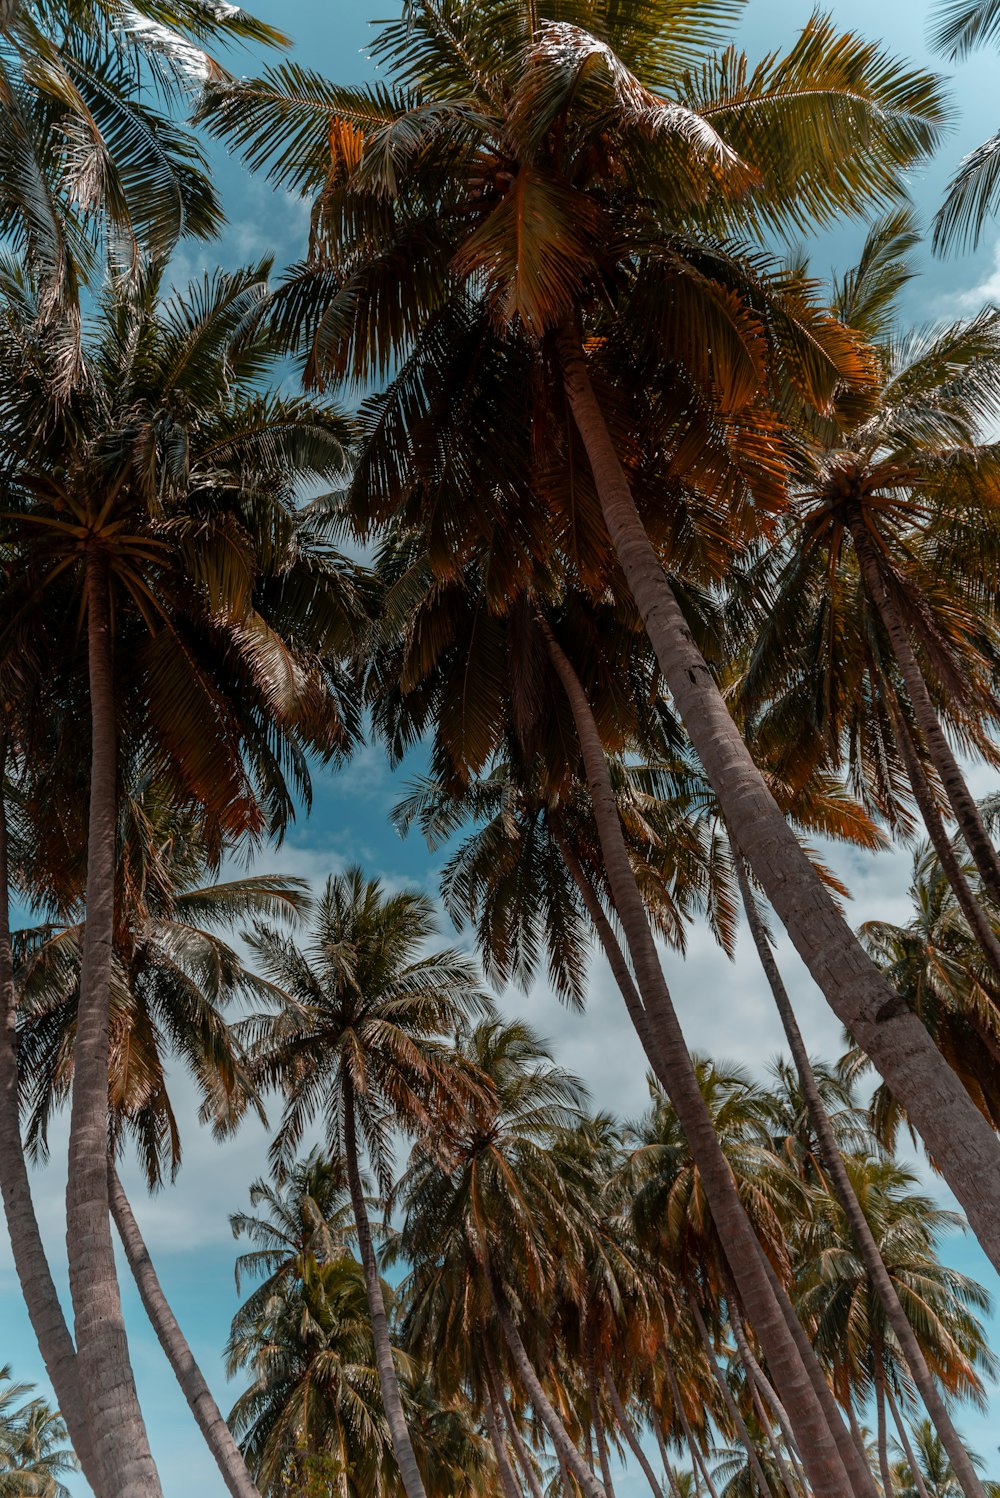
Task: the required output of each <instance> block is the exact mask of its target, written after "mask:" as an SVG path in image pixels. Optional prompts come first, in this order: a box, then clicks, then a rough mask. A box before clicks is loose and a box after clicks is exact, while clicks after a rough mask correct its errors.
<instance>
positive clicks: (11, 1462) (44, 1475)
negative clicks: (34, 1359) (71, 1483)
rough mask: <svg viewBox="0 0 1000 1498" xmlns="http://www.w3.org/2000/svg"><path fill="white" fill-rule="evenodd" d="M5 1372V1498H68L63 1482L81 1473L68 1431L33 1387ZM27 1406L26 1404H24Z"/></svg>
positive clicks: (0, 1447) (0, 1393)
mask: <svg viewBox="0 0 1000 1498" xmlns="http://www.w3.org/2000/svg"><path fill="white" fill-rule="evenodd" d="M10 1376H11V1375H10V1368H9V1367H2V1368H0V1498H69V1489H68V1488H67V1487H66V1485H65V1484H64V1483H63V1482H62V1480H61V1479H62V1478H63V1477H64V1476H66V1475H68V1474H69V1473H70V1472H75V1471H76V1468H77V1462H76V1458H75V1457H74V1455H73V1452H72V1451H71V1450H70V1448H69V1446H68V1445H67V1444H66V1427H65V1425H64V1424H63V1422H62V1419H61V1418H60V1416H59V1415H58V1413H57V1412H56V1411H55V1410H53V1409H51V1408H50V1407H49V1405H48V1404H46V1402H45V1400H44V1399H38V1398H34V1399H31V1398H27V1397H26V1396H28V1395H30V1393H31V1389H32V1385H31V1384H15V1383H12V1382H11V1381H10ZM21 1401H23V1403H22V1402H21Z"/></svg>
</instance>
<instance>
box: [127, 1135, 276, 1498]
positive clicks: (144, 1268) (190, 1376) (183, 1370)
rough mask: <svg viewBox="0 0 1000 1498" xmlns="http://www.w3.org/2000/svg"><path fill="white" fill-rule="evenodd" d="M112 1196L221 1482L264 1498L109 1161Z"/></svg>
mask: <svg viewBox="0 0 1000 1498" xmlns="http://www.w3.org/2000/svg"><path fill="white" fill-rule="evenodd" d="M108 1195H109V1198H110V1202H111V1215H112V1217H113V1218H114V1222H115V1227H116V1228H117V1229H118V1236H119V1238H120V1239H121V1241H122V1247H123V1248H124V1250H125V1257H126V1259H127V1260H128V1266H129V1268H130V1269H131V1271H132V1277H133V1278H134V1280H135V1283H136V1287H137V1288H138V1291H139V1296H140V1298H141V1300H142V1304H143V1307H144V1309H145V1312H146V1315H147V1316H148V1317H149V1320H150V1324H151V1325H152V1328H153V1330H154V1331H155V1333H156V1339H157V1341H158V1342H159V1344H160V1346H161V1347H162V1348H163V1351H164V1352H165V1353H166V1356H167V1361H168V1363H169V1364H170V1366H171V1368H172V1369H173V1371H174V1376H175V1377H176V1379H177V1382H178V1383H179V1384H180V1387H181V1392H182V1393H183V1395H184V1398H185V1399H186V1400H187V1402H188V1407H189V1408H190V1410H191V1413H192V1414H193V1415H194V1418H195V1420H196V1422H197V1424H198V1428H199V1430H200V1431H201V1433H202V1435H203V1436H204V1437H205V1443H206V1445H207V1446H208V1449H209V1451H210V1452H211V1453H212V1456H213V1457H214V1458H215V1463H216V1465H217V1467H218V1469H219V1471H220V1473H221V1474H222V1480H223V1482H224V1483H225V1484H226V1487H227V1488H228V1489H229V1491H230V1493H232V1495H233V1498H260V1494H259V1493H258V1491H257V1486H256V1484H255V1482H254V1480H253V1478H252V1477H251V1476H250V1473H249V1472H248V1471H247V1466H246V1462H245V1461H244V1460H243V1453H242V1452H241V1451H240V1448H239V1447H238V1446H237V1444H236V1442H235V1441H234V1440H233V1436H232V1432H231V1431H230V1429H229V1426H228V1425H227V1424H226V1422H225V1420H224V1419H223V1418H222V1413H221V1411H220V1409H219V1406H218V1405H217V1404H216V1402H215V1400H214V1399H213V1397H212V1391H211V1390H210V1389H209V1387H208V1384H207V1383H206V1382H205V1379H204V1377H203V1375H202V1372H201V1369H200V1368H199V1367H198V1364H197V1363H196V1362H195V1358H194V1354H193V1353H192V1351H191V1348H190V1347H189V1346H188V1343H187V1340H186V1339H185V1336H184V1333H183V1332H182V1331H181V1329H180V1326H179V1325H178V1323H177V1319H176V1317H175V1316H174V1313H173V1311H172V1310H171V1309H170V1305H169V1303H168V1301H167V1298H166V1296H165V1295H164V1293H163V1287H162V1286H161V1284H160V1281H159V1278H158V1276H157V1273H156V1270H155V1268H154V1267H153V1261H152V1259H151V1258H150V1256H149V1250H148V1249H147V1247H146V1244H145V1242H144V1240H143V1237H142V1234H141V1232H140V1231H139V1224H138V1223H137V1222H136V1220H135V1217H134V1216H133V1213H132V1207H131V1205H130V1203H129V1199H128V1197H127V1196H126V1195H125V1191H124V1189H123V1187H122V1183H121V1181H120V1180H119V1178H118V1172H117V1171H116V1170H115V1167H114V1165H113V1163H112V1162H111V1161H110V1160H109V1161H108Z"/></svg>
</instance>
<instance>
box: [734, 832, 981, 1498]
mask: <svg viewBox="0 0 1000 1498" xmlns="http://www.w3.org/2000/svg"><path fill="white" fill-rule="evenodd" d="M730 846H731V848H732V853H733V862H734V865H735V868H736V877H737V879H738V881H739V886H740V894H741V896H742V898H743V908H744V910H745V911H746V917H747V922H748V924H749V927H750V932H751V935H752V937H753V942H754V946H755V947H756V949H757V955H758V957H759V958H760V964H761V967H762V968H763V969H764V973H765V975H766V977H767V981H768V984H769V985H770V988H771V993H772V995H773V997H774V1002H775V1006H776V1008H777V1010H778V1013H779V1015H780V1016H781V1024H782V1027H783V1029H784V1032H785V1037H786V1039H787V1041H788V1047H789V1050H790V1051H791V1053H792V1060H793V1061H794V1063H795V1070H796V1072H797V1073H798V1077H799V1084H800V1086H801V1087H802V1096H803V1097H804V1099H805V1103H806V1108H807V1109H808V1112H809V1118H810V1120H811V1122H812V1126H813V1128H814V1129H815V1130H816V1138H817V1140H818V1142H819V1151H820V1156H821V1158H822V1161H823V1164H824V1166H825V1167H826V1170H827V1172H828V1173H829V1177H830V1184H831V1185H832V1187H833V1191H834V1195H835V1196H836V1198H837V1201H838V1202H839V1203H840V1206H841V1209H842V1211H843V1213H844V1216H845V1217H846V1218H847V1222H848V1226H849V1227H850V1230H851V1236H852V1237H853V1238H854V1241H855V1243H856V1244H857V1247H858V1252H859V1254H860V1256H861V1262H862V1264H863V1265H864V1268H865V1274H866V1275H867V1276H868V1279H869V1281H870V1283H871V1285H872V1288H873V1289H874V1291H875V1293H876V1295H877V1296H878V1298H879V1301H880V1303H881V1305H882V1308H883V1310H884V1311H885V1314H886V1317H887V1318H888V1321H889V1325H890V1326H891V1327H892V1330H893V1332H894V1333H895V1336H896V1338H897V1340H898V1342H899V1345H900V1347H901V1348H902V1349H903V1355H904V1357H905V1358H906V1361H907V1364H908V1366H909V1369H910V1373H911V1374H912V1376H913V1381H914V1383H915V1384H916V1386H917V1390H918V1392H919V1394H920V1397H921V1399H922V1400H923V1402H924V1405H925V1407H926V1409H927V1413H928V1414H929V1415H930V1417H931V1419H932V1421H933V1422H934V1428H935V1429H936V1431H937V1433H938V1435H939V1436H940V1437H941V1443H942V1445H943V1446H944V1448H945V1450H946V1451H947V1453H948V1456H949V1457H950V1459H951V1463H952V1466H953V1467H954V1469H955V1474H956V1476H957V1477H958V1480H959V1482H960V1484H961V1486H962V1491H963V1492H964V1493H965V1495H966V1498H986V1494H985V1491H984V1489H983V1485H982V1483H981V1482H980V1480H979V1478H978V1476H977V1475H976V1470H975V1468H974V1467H973V1465H972V1462H971V1461H970V1460H969V1453H968V1452H967V1451H966V1449H965V1446H964V1445H963V1443H962V1438H961V1436H960V1435H959V1434H958V1431H957V1430H956V1429H955V1426H954V1424H953V1422H952V1418H951V1415H950V1414H949V1413H948V1408H947V1405H946V1404H945V1402H944V1400H943V1399H942V1398H941V1395H940V1394H939V1392H938V1388H937V1385H936V1384H935V1382H934V1378H933V1375H932V1374H931V1371H930V1369H929V1368H928V1366H927V1360H926V1358H925V1357H924V1354H923V1349H922V1348H921V1346H920V1343H919V1342H918V1341H917V1337H916V1334H915V1333H914V1330H913V1327H912V1326H911V1325H910V1322H909V1318H908V1317H907V1315H906V1312H905V1311H904V1310H903V1307H902V1305H901V1303H900V1299H899V1296H898V1295H897V1293H896V1287H895V1285H894V1284H893V1282H892V1277H891V1275H890V1274H889V1271H888V1270H887V1269H886V1267H885V1261H884V1260H883V1258H882V1255H881V1253H880V1252H879V1247H878V1244H877V1243H876V1242H875V1238H874V1235H873V1233H872V1230H871V1228H870V1227H869V1225H868V1219H867V1218H866V1217H865V1214H864V1212H863V1211H862V1209H861V1203H860V1202H859V1201H858V1198H857V1196H856V1195H855V1191H854V1187H853V1186H852V1185H851V1178H850V1176H849V1175H848V1173H847V1167H846V1165H845V1164H844V1157H843V1155H842V1154H841V1153H840V1150H839V1148H838V1146H837V1140H836V1138H835V1136H834V1132H833V1127H832V1125H831V1123H830V1119H829V1115H828V1114H827V1111H826V1109H825V1108H824V1106H823V1099H822V1097H821V1096H820V1091H819V1088H818V1086H817V1085H816V1077H815V1074H814V1072H813V1069H812V1066H811V1064H810V1061H809V1053H808V1051H807V1050H806V1045H805V1041H804V1040H803V1038H802V1031H801V1030H800V1029H799V1025H798V1020H797V1019H796V1017H795V1011H794V1009H793V1008H792V1003H791V1000H790V999H789V997H788V991H787V989H786V988H785V985H784V983H783V982H782V978H781V973H780V972H779V970H778V964H777V962H776V961H775V958H774V952H773V951H772V949H771V943H770V941H769V940H768V935H767V931H766V930H765V928H764V923H763V921H762V920H761V917H760V910H759V908H758V905H757V901H756V899H755V898H754V893H753V890H752V889H751V888H750V881H749V879H748V877H747V871H746V866H745V864H744V862H743V859H742V857H741V855H740V851H739V848H738V847H737V846H736V844H735V842H734V841H733V840H732V839H730Z"/></svg>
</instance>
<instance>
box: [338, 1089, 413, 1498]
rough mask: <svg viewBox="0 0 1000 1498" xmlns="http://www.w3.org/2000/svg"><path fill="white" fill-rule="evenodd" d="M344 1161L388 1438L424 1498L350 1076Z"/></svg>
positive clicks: (402, 1470)
mask: <svg viewBox="0 0 1000 1498" xmlns="http://www.w3.org/2000/svg"><path fill="white" fill-rule="evenodd" d="M344 1161H345V1164H346V1166H347V1182H348V1185H349V1187H350V1191H351V1205H352V1207H353V1208H354V1224H355V1227H356V1228H357V1230H358V1249H359V1251H360V1254H361V1267H362V1270H363V1271H364V1276H365V1290H366V1292H367V1295H368V1314H369V1316H370V1318H371V1323H372V1339H373V1341H374V1344H375V1364H376V1367H377V1368H378V1377H379V1385H380V1387H381V1390H382V1408H383V1409H384V1410H385V1419H386V1424H387V1425H388V1427H389V1438H390V1440H391V1441H392V1449H393V1452H394V1454H395V1457H396V1465H397V1467H398V1468H399V1476H400V1479H401V1480H402V1483H403V1488H404V1489H405V1492H406V1498H427V1495H426V1493H425V1491H424V1484H423V1479H422V1478H421V1476H420V1468H419V1467H418V1466H417V1458H416V1455H415V1453H414V1450H413V1442H412V1441H411V1440H410V1432H409V1429H408V1427H407V1424H406V1415H405V1413H404V1410H403V1399H402V1395H401V1394H400V1392H399V1380H398V1378H397V1377H396V1364H395V1362H394V1361H393V1356H392V1341H391V1339H390V1337H389V1318H388V1316H387V1315H386V1313H385V1300H384V1299H383V1296H382V1284H381V1281H380V1279H379V1273H378V1263H377V1261H376V1258H375V1245H374V1244H373V1242H372V1230H371V1224H370V1223H369V1221H368V1211H367V1208H366V1207H365V1193H364V1188H363V1187H362V1185H361V1166H360V1163H359V1160H358V1136H357V1127H356V1122H355V1117H354V1089H353V1087H352V1085H351V1081H350V1079H349V1078H346V1077H345V1079H344Z"/></svg>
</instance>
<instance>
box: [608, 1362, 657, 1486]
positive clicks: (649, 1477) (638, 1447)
mask: <svg viewBox="0 0 1000 1498" xmlns="http://www.w3.org/2000/svg"><path fill="white" fill-rule="evenodd" d="M604 1387H605V1388H606V1389H607V1391H608V1398H609V1399H610V1400H611V1408H612V1409H613V1410H614V1412H615V1419H616V1420H617V1422H618V1429H619V1430H620V1431H621V1433H622V1435H623V1436H624V1437H625V1444H626V1445H627V1446H628V1449H629V1450H630V1451H631V1453H632V1455H633V1456H634V1457H635V1459H636V1461H637V1462H638V1463H639V1466H640V1468H641V1469H642V1473H643V1476H644V1477H645V1479H646V1481H647V1482H648V1483H649V1487H650V1491H651V1492H652V1494H653V1498H663V1489H662V1488H661V1487H660V1484H659V1483H658V1482H657V1480H656V1473H655V1472H654V1471H653V1467H652V1464H651V1462H650V1460H649V1457H648V1456H647V1455H646V1453H645V1452H644V1451H643V1449H642V1442H641V1441H640V1440H639V1437H638V1435H637V1434H636V1431H635V1427H634V1426H633V1424H632V1422H631V1420H630V1419H629V1417H628V1411H627V1410H626V1408H625V1406H624V1405H623V1404H622V1397H621V1395H620V1394H619V1392H618V1388H617V1386H616V1384H615V1381H614V1378H613V1377H612V1375H611V1369H610V1368H609V1367H608V1365H607V1363H605V1365H604Z"/></svg>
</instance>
